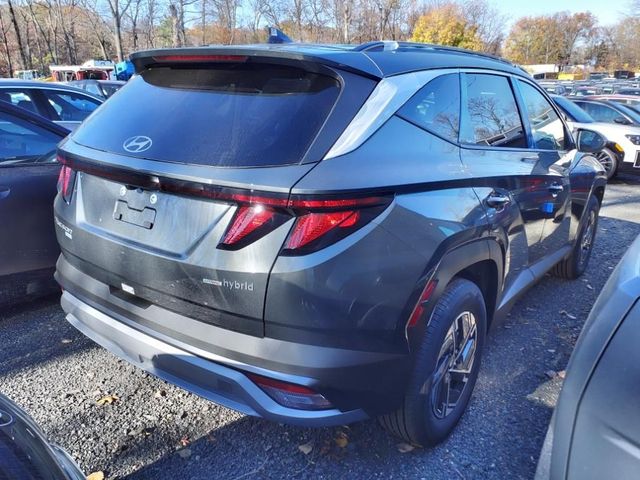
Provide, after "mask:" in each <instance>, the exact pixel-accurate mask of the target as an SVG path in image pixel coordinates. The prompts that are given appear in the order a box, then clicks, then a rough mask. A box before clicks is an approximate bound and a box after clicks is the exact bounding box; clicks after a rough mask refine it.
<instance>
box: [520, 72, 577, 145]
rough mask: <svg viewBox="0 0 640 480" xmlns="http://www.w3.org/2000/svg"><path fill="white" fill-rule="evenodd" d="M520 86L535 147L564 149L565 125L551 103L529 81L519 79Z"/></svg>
mask: <svg viewBox="0 0 640 480" xmlns="http://www.w3.org/2000/svg"><path fill="white" fill-rule="evenodd" d="M518 86H519V87H520V93H521V94H522V98H523V99H524V104H525V106H526V109H527V116H528V117H529V124H530V125H531V133H532V135H533V147H534V148H537V149H540V150H564V149H565V148H566V147H565V145H566V144H565V130H564V125H563V123H562V120H560V117H558V115H557V114H556V111H555V110H554V109H553V107H552V106H551V104H550V103H549V102H548V101H547V99H546V98H544V96H543V95H542V94H541V93H540V92H539V91H538V90H536V89H535V88H534V87H533V86H531V85H529V84H528V83H526V82H523V81H522V80H518Z"/></svg>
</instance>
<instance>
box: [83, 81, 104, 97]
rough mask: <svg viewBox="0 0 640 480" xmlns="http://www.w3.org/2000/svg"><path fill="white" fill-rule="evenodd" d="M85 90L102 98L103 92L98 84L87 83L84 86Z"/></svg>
mask: <svg viewBox="0 0 640 480" xmlns="http://www.w3.org/2000/svg"><path fill="white" fill-rule="evenodd" d="M83 88H84V89H85V90H86V91H87V92H89V93H93V94H94V95H99V96H102V92H101V91H100V88H99V87H98V84H97V83H93V82H87V83H85V84H84V85H83Z"/></svg>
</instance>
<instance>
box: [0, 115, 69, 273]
mask: <svg viewBox="0 0 640 480" xmlns="http://www.w3.org/2000/svg"><path fill="white" fill-rule="evenodd" d="M62 138H63V136H62V135H60V134H56V133H53V132H52V131H50V130H47V129H45V128H42V127H40V126H38V125H36V124H34V123H32V122H28V121H26V120H24V119H22V118H19V117H17V116H15V115H11V114H9V113H6V112H3V111H0V225H2V228H0V276H5V275H11V274H17V273H25V272H31V271H35V270H40V269H45V268H53V266H54V265H55V261H56V257H57V256H58V252H59V249H58V245H57V242H56V238H55V233H54V229H53V198H54V196H55V193H56V180H57V177H58V172H59V170H60V166H59V165H58V163H57V162H56V161H55V149H56V145H57V143H58V142H59V141H60V140H61V139H62Z"/></svg>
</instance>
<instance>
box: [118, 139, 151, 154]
mask: <svg viewBox="0 0 640 480" xmlns="http://www.w3.org/2000/svg"><path fill="white" fill-rule="evenodd" d="M151 145H153V142H152V141H151V139H150V138H149V137H145V136H144V135H136V136H135V137H130V138H127V139H126V140H125V141H124V143H123V144H122V148H124V149H125V150H126V151H127V152H131V153H140V152H144V151H146V150H149V149H150V148H151Z"/></svg>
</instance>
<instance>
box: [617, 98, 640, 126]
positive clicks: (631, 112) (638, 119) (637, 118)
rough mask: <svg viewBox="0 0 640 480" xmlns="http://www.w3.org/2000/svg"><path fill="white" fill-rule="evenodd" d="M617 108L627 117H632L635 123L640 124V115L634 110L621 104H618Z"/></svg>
mask: <svg viewBox="0 0 640 480" xmlns="http://www.w3.org/2000/svg"><path fill="white" fill-rule="evenodd" d="M616 108H617V109H618V110H620V112H622V113H623V114H625V115H626V116H628V117H631V119H632V120H633V123H639V124H640V114H639V113H638V112H636V111H635V110H634V109H632V108H629V107H628V106H627V105H622V104H621V103H616Z"/></svg>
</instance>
